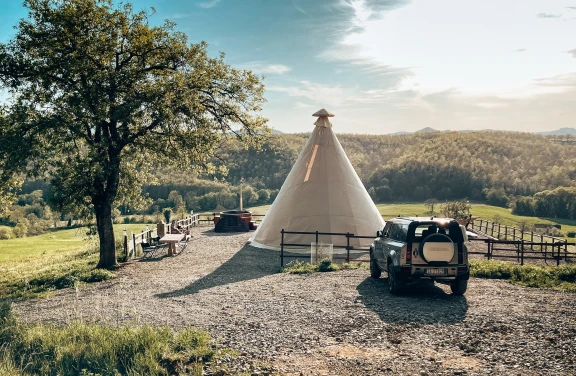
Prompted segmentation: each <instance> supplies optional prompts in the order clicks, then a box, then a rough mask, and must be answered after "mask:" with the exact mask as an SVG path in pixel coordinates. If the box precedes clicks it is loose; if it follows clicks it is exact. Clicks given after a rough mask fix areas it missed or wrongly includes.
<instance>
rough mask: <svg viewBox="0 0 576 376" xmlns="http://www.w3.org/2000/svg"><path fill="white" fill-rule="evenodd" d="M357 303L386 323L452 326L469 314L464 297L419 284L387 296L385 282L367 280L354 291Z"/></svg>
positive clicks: (382, 279)
mask: <svg viewBox="0 0 576 376" xmlns="http://www.w3.org/2000/svg"><path fill="white" fill-rule="evenodd" d="M356 290H358V293H359V294H360V297H359V300H360V301H361V302H362V303H364V305H365V306H366V308H369V309H371V310H372V311H374V312H376V313H377V314H378V315H379V316H380V319H381V320H382V321H384V322H387V323H421V324H454V323H458V322H461V321H463V320H464V319H465V318H466V312H467V311H468V301H467V300H466V297H465V296H458V295H452V294H447V293H446V292H444V290H442V289H441V288H440V287H438V286H434V285H432V284H431V283H426V282H421V283H418V284H416V285H411V286H409V287H407V288H406V290H405V292H404V293H403V294H401V295H392V294H390V293H389V292H388V278H379V279H374V278H371V277H368V278H366V279H365V280H364V281H363V282H362V283H360V284H359V285H358V287H357V288H356Z"/></svg>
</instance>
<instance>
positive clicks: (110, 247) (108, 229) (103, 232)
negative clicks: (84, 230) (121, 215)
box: [94, 200, 118, 268]
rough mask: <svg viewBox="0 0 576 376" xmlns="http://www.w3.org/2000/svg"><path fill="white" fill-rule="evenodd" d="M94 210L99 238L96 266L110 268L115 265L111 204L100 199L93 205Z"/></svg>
mask: <svg viewBox="0 0 576 376" xmlns="http://www.w3.org/2000/svg"><path fill="white" fill-rule="evenodd" d="M94 211H95V212H96V226H97V227H98V238H99V239H100V262H99V263H98V266H97V267H98V268H111V267H114V266H117V265H118V264H117V262H116V242H115V238H114V226H113V225H112V205H111V204H110V202H108V201H106V200H102V202H99V203H98V204H95V205H94Z"/></svg>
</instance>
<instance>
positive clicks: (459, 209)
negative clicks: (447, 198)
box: [440, 200, 471, 222]
mask: <svg viewBox="0 0 576 376" xmlns="http://www.w3.org/2000/svg"><path fill="white" fill-rule="evenodd" d="M470 208H471V206H470V204H469V203H468V200H460V201H452V202H446V203H444V204H442V206H440V215H441V216H442V217H447V218H454V219H455V220H457V221H461V222H462V221H466V220H468V219H470Z"/></svg>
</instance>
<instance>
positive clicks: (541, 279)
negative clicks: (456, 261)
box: [470, 260, 576, 292]
mask: <svg viewBox="0 0 576 376" xmlns="http://www.w3.org/2000/svg"><path fill="white" fill-rule="evenodd" d="M470 275H471V276H472V277H477V278H489V279H504V280H507V281H509V282H511V283H513V284H516V285H521V286H528V287H538V288H551V289H555V290H562V291H573V292H576V265H562V266H535V265H516V264H512V263H509V262H504V261H478V260H472V261H471V262H470Z"/></svg>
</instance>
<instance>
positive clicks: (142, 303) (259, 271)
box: [16, 228, 576, 375]
mask: <svg viewBox="0 0 576 376" xmlns="http://www.w3.org/2000/svg"><path fill="white" fill-rule="evenodd" d="M248 238H249V234H232V235H220V234H216V233H214V232H213V231H210V230H208V228H195V229H194V231H193V240H192V243H191V244H190V245H189V248H188V250H187V252H186V253H184V254H182V255H179V256H177V257H172V258H168V257H165V258H160V259H157V260H152V261H134V262H132V263H130V264H128V265H127V266H125V267H124V268H122V269H121V270H120V271H119V272H118V278H116V279H114V280H112V281H107V282H102V283H97V284H92V285H89V286H86V287H83V288H81V289H79V290H74V289H67V290H63V291H60V292H58V293H57V294H56V295H55V296H54V297H52V298H49V299H41V300H29V301H25V302H20V303H18V304H16V310H17V311H18V312H19V315H20V318H21V320H23V321H26V322H35V321H44V322H59V323H62V322H70V321H73V320H78V319H80V320H85V321H97V322H101V321H106V322H111V323H114V324H120V323H124V322H134V321H136V322H147V323H153V324H167V325H170V326H174V327H181V326H194V327H198V328H203V329H206V330H208V331H210V332H211V333H212V334H213V336H214V338H215V339H216V341H217V342H218V343H220V344H222V345H224V346H228V347H232V348H235V349H237V350H239V352H240V353H241V356H240V357H239V358H236V359H234V360H230V361H229V364H227V366H229V367H232V368H233V369H235V370H250V371H252V372H253V373H254V374H260V373H262V374H266V373H267V372H268V370H267V368H266V367H261V366H259V364H260V363H266V364H269V365H271V366H272V368H273V369H275V370H277V371H279V372H280V373H282V374H288V375H300V374H302V375H380V374H394V375H405V374H406V375H408V374H416V375H436V374H448V375H459V374H460V375H465V374H467V375H473V374H478V375H484V374H497V375H510V374H514V375H574V374H576V315H575V311H574V305H575V304H576V294H571V293H562V292H557V291H552V290H544V289H531V288H523V287H518V286H513V285H510V284H508V283H505V282H502V281H495V280H483V279H472V280H471V281H470V284H469V289H468V292H467V293H466V295H465V296H452V295H450V294H449V289H447V288H446V287H445V286H440V287H438V286H430V285H426V286H421V289H416V290H414V291H411V292H409V293H408V294H406V295H404V296H400V297H397V296H391V295H390V294H388V292H387V287H388V285H387V280H386V278H381V279H379V280H373V279H371V278H370V277H369V275H368V274H369V273H368V271H367V270H345V271H339V272H332V273H316V274H312V275H289V274H283V273H278V266H279V258H278V253H277V252H274V251H266V250H260V249H257V248H253V247H251V246H249V245H246V241H247V240H248Z"/></svg>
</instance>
